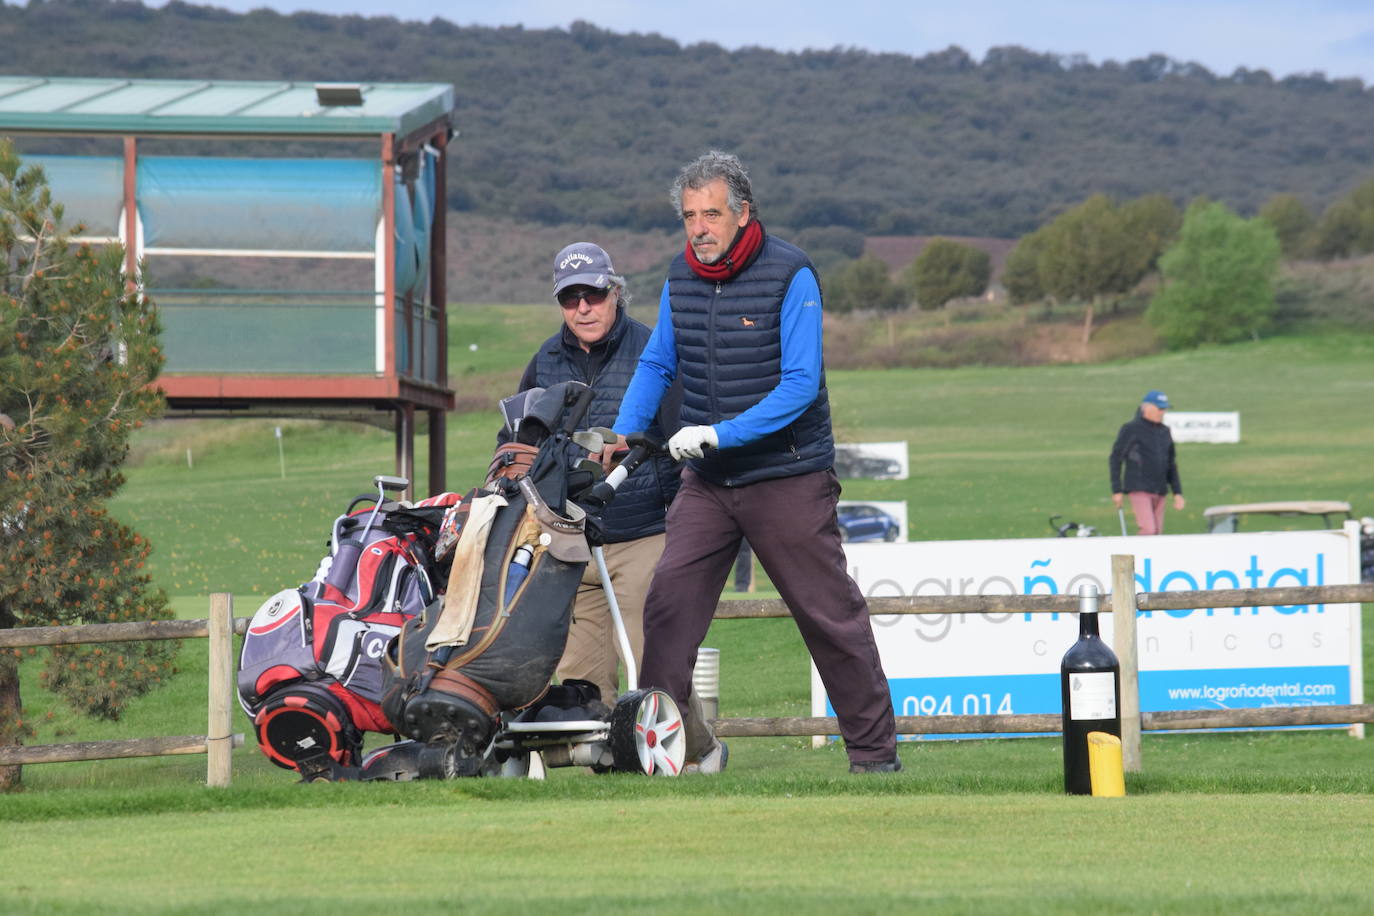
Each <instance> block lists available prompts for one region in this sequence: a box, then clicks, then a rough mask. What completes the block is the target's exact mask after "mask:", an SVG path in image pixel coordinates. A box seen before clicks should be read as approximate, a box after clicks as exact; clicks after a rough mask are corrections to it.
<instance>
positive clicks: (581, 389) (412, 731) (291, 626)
mask: <svg viewBox="0 0 1374 916" xmlns="http://www.w3.org/2000/svg"><path fill="white" fill-rule="evenodd" d="M590 397H591V389H590V388H588V387H587V386H586V385H582V384H580V383H576V382H565V383H561V384H560V385H556V386H551V387H550V388H549V389H547V390H543V389H534V390H532V391H529V392H524V393H522V394H521V395H517V396H516V397H515V398H510V399H507V400H506V401H505V402H503V403H502V408H503V413H504V415H505V418H506V429H507V432H508V433H509V434H510V436H511V442H510V443H509V444H508V445H506V446H502V447H501V448H499V449H498V451H497V459H496V460H494V461H493V462H492V469H491V471H490V473H489V475H488V480H487V482H486V484H485V485H484V486H483V487H482V488H477V489H474V490H472V491H470V492H469V493H468V494H466V495H464V496H463V497H461V498H460V497H458V496H457V495H456V494H451V493H448V494H440V495H439V496H434V497H430V499H428V500H423V501H421V502H420V503H418V504H416V505H414V506H412V505H410V504H408V503H405V502H401V501H397V500H393V499H389V498H388V497H387V491H397V490H404V489H405V488H406V487H407V486H408V482H407V481H405V480H403V479H401V478H392V477H377V478H376V479H375V480H374V484H375V485H376V487H377V496H376V498H375V500H373V506H372V509H371V511H370V512H368V511H367V510H366V509H363V510H357V511H355V509H356V507H357V505H358V502H359V500H367V499H369V498H368V497H359V499H358V500H354V503H353V504H352V505H350V507H349V511H348V512H347V513H345V515H344V516H341V517H340V519H339V520H338V521H336V523H335V527H334V533H333V536H332V538H331V552H330V556H329V557H326V558H325V561H324V562H323V563H322V564H321V571H320V572H319V573H317V575H316V578H315V579H314V580H312V581H311V582H310V583H307V584H306V585H304V586H301V587H300V588H298V589H295V590H288V591H283V592H280V593H278V594H277V595H275V596H273V598H272V599H269V601H268V602H267V603H265V604H264V605H263V607H262V608H260V609H259V611H258V613H257V614H256V615H255V616H254V618H253V620H252V622H251V623H250V625H249V628H248V635H247V636H246V637H245V641H244V647H243V651H242V653H241V656H240V670H239V679H238V687H239V696H240V702H241V703H242V705H243V707H244V709H245V711H246V712H248V714H249V715H250V717H252V718H253V720H254V725H255V727H256V730H257V734H258V739H259V744H260V745H261V747H262V749H263V752H264V753H265V754H266V755H267V756H268V757H269V759H271V760H272V761H273V762H274V763H276V764H277V765H279V766H282V767H285V768H288V769H294V770H296V771H298V772H299V773H300V775H301V778H302V781H321V780H329V781H334V780H393V781H404V780H410V779H417V778H453V777H457V776H512V777H533V778H540V777H542V775H543V773H544V769H545V767H558V766H586V767H590V768H592V769H594V770H597V771H612V770H618V771H632V772H641V773H646V774H651V775H664V776H675V775H678V774H679V773H680V772H681V771H682V766H683V760H684V756H685V750H686V743H685V742H686V737H685V734H684V731H683V723H682V716H681V714H680V712H679V710H678V707H677V704H676V703H675V702H674V701H673V699H672V697H671V696H670V695H669V694H667V693H665V692H664V691H662V690H658V689H653V688H650V689H641V688H639V687H638V672H637V671H636V668H635V664H634V660H633V659H634V657H633V654H632V652H631V650H630V644H629V638H628V636H627V634H626V631H625V627H624V622H623V620H622V617H621V614H620V608H619V605H618V603H617V601H616V598H615V592H614V588H613V587H612V585H611V581H610V576H609V573H608V571H607V569H606V563H605V558H604V556H603V554H602V550H601V546H600V541H601V538H600V533H599V531H598V529H597V523H596V519H597V515H598V513H599V512H600V510H601V509H603V508H604V507H605V506H606V505H607V503H609V501H610V500H611V499H612V498H614V495H615V491H616V489H617V488H618V487H619V486H620V484H621V483H622V482H623V481H624V480H625V479H626V478H627V477H628V476H629V474H631V473H632V472H633V471H634V470H635V469H636V468H637V467H638V466H639V465H640V464H641V463H642V462H643V461H644V460H646V459H647V458H649V457H650V456H651V455H654V454H658V453H660V452H661V451H662V445H661V443H657V442H653V441H650V440H648V439H646V438H645V437H631V438H630V441H629V445H630V449H629V451H628V453H627V454H626V455H625V457H624V458H623V460H622V461H621V462H620V464H619V465H618V466H617V467H616V468H615V469H614V470H612V471H611V472H610V473H609V474H604V475H603V473H602V471H601V465H600V462H599V461H592V460H588V459H587V458H585V457H582V458H581V460H576V459H577V458H578V456H585V455H586V453H588V452H590V453H591V454H593V455H596V456H599V455H600V453H601V452H602V450H603V449H604V447H605V446H606V445H607V444H610V443H612V442H614V441H616V440H615V434H614V433H612V432H610V431H609V430H601V429H592V430H580V431H575V427H576V424H577V423H578V422H579V421H580V419H581V418H582V416H584V415H585V412H586V408H587V405H588V404H589V403H590ZM565 414H566V418H565ZM589 562H594V563H596V568H597V570H598V573H599V575H600V579H601V584H602V588H603V589H604V590H605V592H606V595H607V599H608V604H609V606H610V613H611V618H612V622H613V625H614V629H615V633H616V638H617V641H618V644H619V646H620V648H621V655H622V658H624V659H625V667H626V675H627V682H628V687H629V690H628V691H627V692H626V693H625V694H623V695H622V696H620V697H619V698H615V699H614V702H612V703H610V704H608V703H606V702H603V701H602V698H601V697H600V696H599V692H598V690H597V688H596V686H595V685H593V684H591V683H590V682H585V681H567V682H565V683H562V684H556V685H555V684H551V683H550V681H551V680H552V678H553V674H554V669H555V668H556V666H557V663H558V661H559V659H560V658H561V656H562V653H563V649H564V646H565V644H566V641H567V634H568V625H569V620H570V615H571V606H572V602H573V599H574V598H575V596H576V592H577V587H578V585H579V583H580V582H581V579H582V575H583V572H584V570H585V567H586V564H587V563H589ZM441 581H446V582H447V587H446V588H439V587H437V585H436V584H435V583H438V582H441ZM369 731H371V732H379V733H383V734H389V735H392V736H394V737H396V738H397V740H396V741H395V742H393V743H391V744H389V745H386V746H383V747H380V748H377V749H375V750H373V751H372V752H370V753H368V754H366V755H364V754H363V753H362V743H363V734H364V733H365V732H369Z"/></svg>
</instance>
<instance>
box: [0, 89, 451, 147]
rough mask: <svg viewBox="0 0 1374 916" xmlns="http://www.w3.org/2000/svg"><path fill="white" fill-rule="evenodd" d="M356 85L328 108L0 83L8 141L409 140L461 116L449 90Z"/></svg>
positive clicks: (295, 97)
mask: <svg viewBox="0 0 1374 916" xmlns="http://www.w3.org/2000/svg"><path fill="white" fill-rule="evenodd" d="M324 85H336V84H330V83H327V84H324ZM357 85H358V86H359V87H360V88H361V90H362V99H363V104H362V105H353V106H349V105H337V106H322V105H320V104H319V102H318V101H317V99H316V95H315V86H316V84H315V83H291V82H271V81H248V80H237V81H236V80H128V79H115V78H111V79H100V78H95V79H88V78H70V77H41V76H0V132H11V133H63V134H67V133H76V134H92V133H100V134H183V135H185V134H219V135H233V136H256V135H273V136H283V135H284V136H292V135H294V136H311V137H317V136H335V137H357V136H380V135H381V134H386V133H394V134H396V135H397V136H399V137H404V136H406V135H407V134H409V133H410V132H411V131H414V130H417V129H418V128H421V127H423V126H425V125H426V124H429V123H431V122H433V121H435V120H437V119H439V118H442V117H445V116H447V115H448V114H449V112H450V111H451V110H452V109H453V87H452V86H451V85H449V84H447V83H359V84H357Z"/></svg>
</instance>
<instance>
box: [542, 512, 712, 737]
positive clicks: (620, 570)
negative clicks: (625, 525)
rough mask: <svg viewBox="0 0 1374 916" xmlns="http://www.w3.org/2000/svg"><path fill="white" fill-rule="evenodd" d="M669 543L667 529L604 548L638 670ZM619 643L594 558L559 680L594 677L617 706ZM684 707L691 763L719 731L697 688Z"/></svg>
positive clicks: (606, 697) (604, 695)
mask: <svg viewBox="0 0 1374 916" xmlns="http://www.w3.org/2000/svg"><path fill="white" fill-rule="evenodd" d="M666 543H667V541H666V538H665V536H664V535H663V534H653V535H649V536H648V537H643V538H639V539H638V540H634V541H621V542H620V543H618V544H606V545H605V546H604V547H602V552H603V553H604V555H605V557H606V571H607V572H609V573H610V574H611V587H612V588H614V589H615V600H616V605H617V606H618V607H619V608H620V616H621V619H622V620H623V621H624V623H625V633H626V635H627V636H628V637H629V639H630V651H631V652H633V653H634V659H635V667H636V669H638V670H640V671H642V670H643V668H642V667H641V662H642V661H643V658H644V596H645V595H646V594H648V591H649V582H650V580H651V579H652V578H653V575H654V567H655V566H657V565H658V558H659V557H660V556H662V554H663V547H664V545H665V544H666ZM619 645H620V644H619V641H618V640H617V639H616V636H615V624H614V623H613V622H612V621H611V606H610V602H609V601H607V600H606V592H605V590H604V589H603V588H602V587H601V575H600V573H599V572H598V571H597V568H596V561H595V560H592V562H590V563H588V564H587V571H586V572H585V573H583V574H582V583H581V585H579V586H578V589H577V599H576V601H575V603H574V604H573V616H572V626H570V627H569V628H568V644H567V647H566V648H565V649H564V650H563V658H562V659H561V660H560V661H559V662H558V679H559V680H560V681H565V680H567V679H568V678H580V679H582V680H584V681H591V682H592V683H593V684H595V685H596V686H597V687H598V688H600V690H601V699H602V701H603V702H605V704H606V705H607V706H614V705H615V701H616V697H618V696H619V695H620V672H619V667H620V662H621V658H620V648H619ZM639 683H640V686H641V687H642V686H646V685H645V682H644V678H643V677H642V676H641V677H640V679H639ZM689 689H690V688H689ZM683 712H684V713H685V714H686V715H685V716H684V727H685V729H686V740H687V761H688V762H692V761H695V760H697V759H699V758H700V757H701V755H703V754H705V753H706V752H707V751H709V750H710V749H711V746H712V744H713V743H714V741H715V735H714V734H713V733H712V732H711V730H710V726H709V725H708V724H707V723H706V719H705V714H704V712H703V711H702V708H701V701H700V700H698V699H697V695H696V693H695V692H692V693H691V694H690V695H689V696H688V697H687V709H685V710H683Z"/></svg>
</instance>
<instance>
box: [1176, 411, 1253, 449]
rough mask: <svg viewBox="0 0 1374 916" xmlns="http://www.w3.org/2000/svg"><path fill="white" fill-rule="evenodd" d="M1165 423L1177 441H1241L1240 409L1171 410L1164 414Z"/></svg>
mask: <svg viewBox="0 0 1374 916" xmlns="http://www.w3.org/2000/svg"><path fill="white" fill-rule="evenodd" d="M1164 425H1165V426H1167V427H1169V432H1170V433H1172V434H1173V437H1174V441H1175V442H1221V443H1231V442H1239V441H1240V411H1238V410H1231V411H1214V412H1211V413H1203V412H1201V411H1193V412H1191V413H1190V412H1188V411H1180V410H1170V411H1168V412H1167V413H1165V414H1164Z"/></svg>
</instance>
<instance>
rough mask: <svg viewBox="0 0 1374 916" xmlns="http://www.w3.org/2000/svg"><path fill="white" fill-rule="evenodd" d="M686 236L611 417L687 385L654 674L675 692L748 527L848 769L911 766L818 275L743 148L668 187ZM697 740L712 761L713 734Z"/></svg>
mask: <svg viewBox="0 0 1374 916" xmlns="http://www.w3.org/2000/svg"><path fill="white" fill-rule="evenodd" d="M672 198H673V205H674V207H675V208H676V209H677V210H678V213H679V216H680V217H681V219H682V222H683V227H684V229H685V231H686V235H687V246H686V249H685V250H684V251H683V252H682V253H681V254H679V255H678V256H677V257H676V258H675V259H674V260H673V262H672V264H671V265H670V266H669V268H668V280H667V282H666V283H665V284H664V286H663V293H662V296H661V298H660V301H659V317H658V323H657V325H656V327H655V328H654V332H653V335H652V336H651V337H650V338H649V342H648V344H647V345H646V346H645V348H644V353H643V354H642V355H641V356H640V360H639V368H638V369H637V370H636V372H635V375H634V379H633V380H632V381H631V383H630V387H629V389H628V390H627V391H626V393H625V399H624V401H623V402H622V404H621V408H620V415H619V417H617V419H616V422H615V426H614V429H615V431H616V432H617V433H619V434H621V435H625V434H627V433H632V432H637V431H639V430H640V429H643V428H644V427H645V426H646V425H647V424H648V423H649V422H651V420H652V418H653V415H654V410H655V409H656V408H657V406H658V404H659V402H660V400H661V398H662V396H663V394H664V392H665V391H667V390H668V388H669V386H670V385H671V384H672V383H673V382H674V381H675V380H676V381H680V382H681V384H682V398H683V400H682V410H681V420H682V423H683V424H684V425H683V428H682V429H681V430H679V431H678V432H677V433H676V434H675V435H674V436H673V437H672V438H671V439H670V440H669V450H670V451H671V453H672V455H673V457H675V458H679V459H687V468H686V469H685V470H684V471H683V473H682V488H681V490H680V491H679V493H678V496H677V498H676V499H675V500H674V502H673V505H672V508H671V509H670V510H669V513H668V528H667V538H668V542H667V545H666V547H665V548H664V552H663V557H662V559H660V561H659V564H658V568H657V570H655V573H654V578H653V582H652V583H651V585H650V587H649V595H648V597H647V598H646V600H645V608H644V627H645V643H644V679H645V682H646V683H648V684H652V685H654V686H656V687H660V688H662V689H664V690H666V691H668V692H669V693H671V694H672V695H673V697H674V698H675V699H677V700H678V701H679V704H681V701H682V700H683V699H685V698H686V696H687V692H688V690H689V689H690V686H691V673H692V667H693V665H694V664H695V660H696V655H697V648H698V647H699V646H700V645H701V641H702V639H703V638H705V636H706V631H707V628H708V627H709V626H710V624H711V618H712V615H713V614H714V611H715V607H716V604H717V602H718V601H719V599H720V595H721V592H722V590H723V589H724V586H725V583H726V580H727V578H728V576H729V572H730V569H731V566H732V565H733V563H734V560H735V555H736V552H737V551H738V549H739V544H740V539H741V538H747V539H748V541H749V544H750V546H751V547H752V548H753V549H754V552H755V553H756V554H757V556H758V558H759V560H760V562H761V563H762V564H763V568H764V570H765V571H766V572H767V573H768V575H769V578H770V579H771V580H772V582H773V584H774V585H775V586H776V587H777V589H778V592H779V594H780V595H781V596H782V598H783V600H784V601H786V602H787V606H788V608H789V609H790V610H791V612H792V616H793V617H794V618H795V620H796V622H797V627H798V629H799V630H800V631H801V634H802V638H803V640H804V641H805V642H806V646H807V649H808V650H809V651H810V653H811V657H812V659H813V660H814V661H815V663H816V668H817V670H818V671H819V672H820V676H821V680H822V681H823V682H824V684H825V688H826V692H827V693H828V695H829V697H830V701H831V703H832V705H833V706H834V707H835V711H836V714H837V716H838V718H839V723H840V733H841V735H842V736H843V737H844V740H845V749H846V751H847V753H848V755H849V761H850V771H851V772H855V773H871V772H893V771H895V770H898V769H900V768H901V761H900V760H899V759H898V757H897V751H896V730H895V722H894V719H893V711H892V700H891V695H890V693H889V690H888V684H887V678H886V676H885V675H884V674H883V670H882V663H881V661H880V660H879V657H878V649H877V644H876V643H875V641H874V639H873V630H872V627H871V625H870V623H869V619H868V605H867V603H866V602H865V601H864V598H863V595H862V594H861V593H860V591H859V588H858V586H857V585H856V584H855V583H854V580H853V579H851V578H850V577H849V574H848V572H847V571H846V567H845V557H844V550H843V548H842V547H841V545H840V531H839V525H838V523H837V521H836V519H835V503H836V500H837V499H838V497H839V493H840V485H839V480H838V479H837V478H836V476H835V472H834V470H833V468H832V465H833V464H834V458H835V446H834V438H833V436H832V433H831V427H830V402H829V395H828V393H827V390H826V384H825V367H824V362H823V359H822V352H821V327H822V326H821V290H820V284H819V281H818V279H817V275H816V269H815V267H814V266H813V265H812V264H811V261H810V259H809V258H808V257H807V256H806V253H805V252H803V251H802V250H801V249H799V248H797V247H795V246H794V245H791V244H788V243H787V242H784V241H782V240H781V239H778V238H776V237H775V236H770V235H769V234H768V233H767V232H766V231H765V230H764V228H763V224H762V223H760V222H759V221H758V218H757V208H756V206H755V204H754V198H753V190H752V188H751V186H750V182H749V178H748V175H747V174H746V173H745V171H744V168H743V166H742V165H741V164H740V161H739V160H738V159H737V158H735V157H734V156H732V155H728V154H725V153H720V152H715V151H712V152H710V153H708V154H706V155H704V156H702V157H701V158H699V159H697V160H696V161H695V162H693V163H691V164H690V165H688V166H687V167H686V168H684V169H683V170H682V172H681V173H680V174H679V175H678V178H677V180H676V182H675V183H674V185H673V189H672ZM690 739H691V733H689V742H688V747H687V755H688V758H689V759H695V760H697V761H698V764H699V768H700V770H701V771H702V772H714V771H717V770H718V769H719V768H720V766H722V765H723V759H724V757H725V753H726V749H725V747H724V745H723V744H721V743H720V742H719V741H715V740H714V739H713V740H712V743H711V744H710V745H709V746H707V747H704V748H702V747H694V746H693V744H692V741H691V740H690Z"/></svg>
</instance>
